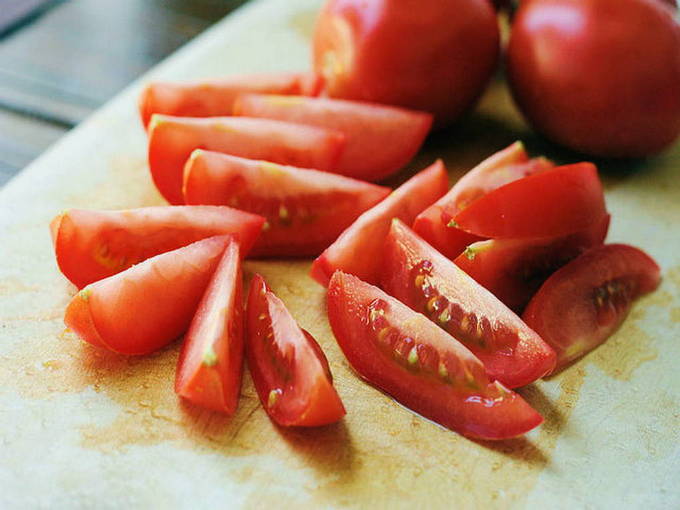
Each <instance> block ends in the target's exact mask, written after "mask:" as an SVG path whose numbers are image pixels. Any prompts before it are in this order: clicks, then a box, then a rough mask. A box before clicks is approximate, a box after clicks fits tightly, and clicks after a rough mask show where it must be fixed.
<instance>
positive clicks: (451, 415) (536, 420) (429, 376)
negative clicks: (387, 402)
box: [328, 271, 543, 439]
mask: <svg viewBox="0 0 680 510" xmlns="http://www.w3.org/2000/svg"><path fill="white" fill-rule="evenodd" d="M378 311H379V312H380V313H377V312H378ZM328 318H329V321H330V324H331V327H332V328H333V333H334V334H335V337H336V339H337V340H338V344H339V345H340V347H341V348H342V350H343V352H344V353H345V356H346V357H347V359H348V360H349V362H350V364H351V365H352V367H353V368H354V370H356V371H357V373H358V374H359V375H360V376H361V377H362V378H364V379H366V380H367V381H368V382H369V383H370V384H372V385H374V386H376V387H378V388H380V389H382V390H384V391H385V392H387V393H388V394H390V395H392V396H393V397H394V398H395V399H396V400H397V401H398V402H400V403H402V404H404V405H405V406H407V407H409V408H410V409H412V410H414V411H416V412H417V413H420V414H422V415H423V416H425V417H427V418H430V419H432V420H434V421H436V422H437V423H440V424H441V425H443V426H445V427H447V428H450V429H452V430H455V431H456V432H459V433H461V434H464V435H466V436H468V437H473V438H478V439H508V438H511V437H516V436H519V435H521V434H524V433H525V432H527V431H529V430H531V429H532V428H534V427H536V426H537V425H539V424H540V423H541V422H542V421H543V419H542V418H541V416H540V415H539V414H538V413H537V412H536V411H534V410H533V409H532V408H531V407H530V406H529V404H527V403H526V402H525V401H524V400H523V399H522V397H520V396H519V395H518V394H516V393H515V392H513V391H511V390H508V389H506V388H504V387H503V385H501V384H500V383H498V382H491V380H490V379H489V378H488V377H487V375H486V373H485V371H484V366H483V365H482V363H481V362H480V361H479V360H478V359H477V358H476V357H475V356H474V355H473V354H472V353H471V352H470V351H468V350H467V349H466V348H465V347H464V346H463V345H462V344H460V343H459V342H458V341H457V340H455V339H454V338H453V337H451V336H450V335H448V334H447V333H446V332H445V331H443V330H442V329H440V328H438V327H437V326H436V325H435V324H434V323H433V322H430V321H429V320H428V319H426V318H425V317H424V316H422V315H420V314H418V313H416V312H414V311H412V310H411V309H410V308H408V307H407V306H405V305H403V304H402V303H400V302H399V301H397V300H396V299H395V298H393V297H391V296H389V295H387V294H386V293H384V292H383V291H381V290H380V289H378V288H377V287H374V286H372V285H370V284H368V283H365V282H362V281H361V280H359V279H358V278H356V277H355V276H352V275H348V274H345V273H342V272H341V271H337V272H336V273H335V274H334V275H333V277H332V278H331V282H330V285H329V287H328ZM379 325H383V326H385V328H392V329H391V331H394V332H395V335H392V334H388V335H387V336H386V337H384V339H383V341H381V340H379V338H380V336H379V335H378V332H377V331H376V330H377V327H378V326H379ZM385 328H383V329H385ZM379 331H382V329H380V330H379ZM391 336H394V338H393V340H395V344H394V345H395V346H397V344H399V343H400V344H399V345H400V346H401V347H403V346H408V345H411V344H412V345H413V346H414V347H413V348H412V350H416V352H420V353H421V354H420V357H418V356H416V357H415V365H414V364H412V363H411V362H410V361H406V360H408V359H413V357H412V355H410V354H409V353H410V352H411V351H409V352H408V353H407V352H401V351H399V354H400V356H399V357H395V356H397V354H396V352H397V351H396V348H395V351H392V346H391V344H390V345H389V346H388V345H385V344H384V343H383V342H388V343H389V341H390V338H391ZM408 340H410V343H408V342H407V341H408ZM416 346H419V347H420V348H419V347H416ZM427 353H429V355H426V354H427ZM433 353H434V354H433ZM433 355H436V359H435V358H433V357H432V356H433ZM430 360H433V361H434V367H432V368H433V371H432V370H429V368H428V366H427V365H426V364H427V363H428V361H430ZM438 360H439V361H438ZM440 361H441V362H442V363H445V365H444V366H445V367H446V371H441V369H438V368H437V364H438V363H439V362H440ZM447 381H448V382H447Z"/></svg>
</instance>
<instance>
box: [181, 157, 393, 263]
mask: <svg viewBox="0 0 680 510" xmlns="http://www.w3.org/2000/svg"><path fill="white" fill-rule="evenodd" d="M389 192H390V189H389V188H385V187H383V186H376V185H375V184H369V183H367V182H363V181H358V180H355V179H350V178H349V177H343V176H341V175H334V174H330V173H327V172H319V171H317V170H310V169H306V168H296V167H291V166H282V165H277V164H274V163H269V162H266V161H256V160H248V159H244V158H238V157H235V156H230V155H228V154H220V153H217V152H209V151H200V150H199V151H196V152H194V153H193V154H192V155H191V158H190V159H189V161H188V162H187V165H186V169H185V178H184V197H185V200H186V202H187V203H189V204H229V205H231V206H232V207H238V208H239V209H244V210H246V211H251V212H253V213H257V214H260V215H262V216H264V217H265V218H267V222H266V223H265V225H264V227H263V232H262V235H261V236H260V238H259V239H258V240H257V242H256V243H255V247H254V248H253V251H252V255H254V256H294V257H304V256H311V255H314V256H315V255H318V254H319V253H321V252H322V251H323V250H324V249H325V248H327V247H328V246H329V245H330V244H331V243H332V242H333V241H334V240H335V239H336V238H337V237H338V235H340V233H341V232H342V231H343V230H344V229H346V228H347V227H348V226H349V225H350V224H351V223H352V222H353V221H354V220H355V219H356V218H357V217H358V216H359V215H360V214H361V213H362V212H364V211H365V210H366V209H369V208H370V207H372V206H373V205H375V204H376V203H378V202H379V201H380V200H382V199H383V198H385V196H387V195H388V194H389Z"/></svg>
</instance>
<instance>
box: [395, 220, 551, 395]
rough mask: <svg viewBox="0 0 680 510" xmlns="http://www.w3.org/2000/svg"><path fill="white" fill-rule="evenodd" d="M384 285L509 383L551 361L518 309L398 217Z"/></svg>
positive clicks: (532, 375) (531, 376)
mask: <svg viewBox="0 0 680 510" xmlns="http://www.w3.org/2000/svg"><path fill="white" fill-rule="evenodd" d="M382 287H383V289H385V291H386V292H387V293H388V294H390V295H392V296H394V297H395V298H397V299H398V300H399V301H401V302H402V303H404V304H405V305H407V306H410V307H411V308H412V309H413V310H415V311H416V312H420V313H422V314H423V315H425V316H426V317H428V318H429V319H430V320H432V321H433V322H434V323H435V324H437V325H439V326H440V327H441V328H442V329H444V330H445V331H447V332H448V333H449V334H450V335H451V336H453V337H454V338H456V339H457V340H458V341H460V342H462V343H463V345H465V347H467V348H468V349H470V350H471V351H472V352H473V353H474V354H475V355H476V356H477V357H478V358H479V359H480V360H481V361H482V362H483V363H484V366H485V367H486V371H487V373H488V374H489V376H490V377H491V378H492V379H497V380H499V381H500V382H501V383H503V384H504V385H506V386H508V387H510V388H516V387H518V386H524V385H527V384H529V383H531V382H533V381H535V380H536V379H539V378H540V377H543V376H544V375H546V374H548V373H550V371H552V369H553V367H554V366H555V353H554V352H553V350H552V349H551V348H550V347H549V346H548V345H547V344H546V343H545V342H543V340H541V338H540V337H539V336H538V335H537V334H536V333H534V332H533V331H532V330H531V329H529V328H528V327H527V326H526V325H525V324H524V323H523V322H522V320H521V319H520V318H519V317H518V316H517V315H515V314H514V313H513V312H512V311H510V310H509V309H508V308H507V307H506V306H505V305H504V304H503V303H501V302H500V301H499V300H498V299H497V298H496V297H495V296H494V295H493V294H491V293H490V292H489V291H487V290H486V289H484V288H483V287H482V286H480V285H479V284H478V283H477V282H475V281H474V280H473V279H472V278H471V277H469V276H468V275H467V274H465V272H463V271H462V270H461V269H459V268H458V267H457V266H456V265H455V264H454V263H453V262H451V261H450V260H449V259H447V258H446V257H444V256H443V255H441V254H440V253H439V252H437V251H436V250H435V249H434V248H432V247H431V246H430V245H429V244H427V243H426V242H425V241H423V240H422V239H421V238H420V237H418V235H417V234H416V233H415V232H413V231H412V230H411V229H410V228H408V227H407V226H406V225H404V224H403V223H401V222H400V221H399V220H395V221H394V222H393V223H392V228H391V229H390V233H389V235H388V236H387V241H386V242H385V257H384V258H383V275H382Z"/></svg>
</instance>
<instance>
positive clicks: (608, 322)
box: [523, 244, 661, 368]
mask: <svg viewBox="0 0 680 510" xmlns="http://www.w3.org/2000/svg"><path fill="white" fill-rule="evenodd" d="M660 281H661V275H660V269H659V266H658V265H657V264H656V262H654V260H653V259H652V258H651V257H650V256H649V255H647V254H646V253H645V252H643V251H642V250H639V249H638V248H634V247H633V246H628V245H625V244H608V245H604V246H599V247H597V248H593V249H592V250H589V251H587V252H585V253H584V254H583V255H581V256H580V257H578V258H576V259H574V260H572V261H571V262H570V263H569V264H567V265H566V266H564V267H563V268H561V269H559V270H558V271H556V272H555V273H554V274H553V275H552V276H551V277H550V278H548V280H547V281H546V282H545V283H544V284H543V286H542V287H541V288H540V289H539V290H538V292H537V293H536V295H535V296H534V297H533V298H532V300H531V301H530V302H529V305H528V306H527V309H526V310H525V312H524V315H523V318H524V320H525V321H526V323H527V324H528V325H529V326H531V327H532V328H534V329H535V330H536V331H537V332H538V334H540V335H541V336H542V337H543V339H544V340H545V341H546V342H548V343H549V344H550V345H551V346H552V347H553V349H555V351H556V352H557V367H558V368H562V367H564V366H565V365H567V364H569V363H570V362H571V361H573V360H575V359H577V358H579V357H581V356H583V355H584V354H586V353H588V352H590V351H591V350H593V349H594V348H595V347H597V346H598V345H600V344H601V343H603V342H604V341H605V340H606V339H607V338H608V337H609V336H610V335H611V334H612V333H613V332H614V331H616V329H617V328H618V327H619V326H620V325H621V323H622V322H623V320H624V319H625V318H626V316H627V315H628V312H629V311H630V308H631V306H632V303H633V301H634V300H635V299H636V298H637V297H639V296H641V295H643V294H647V293H648V292H651V291H653V290H654V289H656V288H657V287H658V285H659V282H660Z"/></svg>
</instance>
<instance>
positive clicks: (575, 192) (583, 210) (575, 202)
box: [453, 163, 607, 239]
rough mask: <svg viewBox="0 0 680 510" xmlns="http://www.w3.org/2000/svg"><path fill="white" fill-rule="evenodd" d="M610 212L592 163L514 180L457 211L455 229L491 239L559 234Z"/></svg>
mask: <svg viewBox="0 0 680 510" xmlns="http://www.w3.org/2000/svg"><path fill="white" fill-rule="evenodd" d="M606 214H607V212H606V210H605V205H604V194H603V191H602V183H601V182H600V179H599V177H598V175H597V168H596V167H595V165H593V164H592V163H577V164H574V165H565V166H560V167H556V168H552V169H550V170H545V171H543V172H540V173H538V174H534V175H530V176H529V177H525V178H524V179H519V180H517V181H513V182H510V183H508V184H506V185H504V186H501V187H500V188H497V189H495V190H493V191H491V192H489V193H487V194H486V195H484V196H483V197H481V198H479V199H477V200H475V201H474V202H473V203H472V204H470V205H469V206H468V207H466V208H465V209H463V210H462V211H460V212H459V213H458V214H456V215H455V217H454V219H453V222H454V224H455V226H456V228H460V229H462V230H464V231H466V232H468V233H471V234H474V235H478V236H481V237H488V238H493V239H508V238H510V239H512V238H546V237H559V236H564V235H568V234H572V233H574V232H578V231H579V230H585V229H587V228H589V227H590V226H592V225H593V224H597V223H600V222H601V221H602V219H603V218H604V216H605V215H606Z"/></svg>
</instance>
